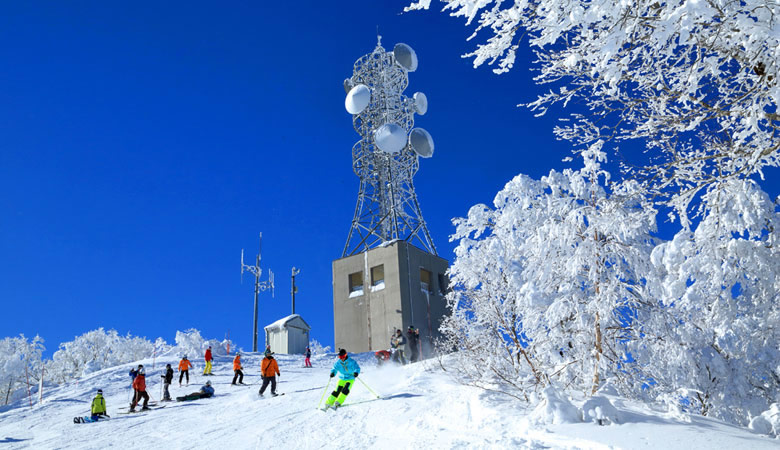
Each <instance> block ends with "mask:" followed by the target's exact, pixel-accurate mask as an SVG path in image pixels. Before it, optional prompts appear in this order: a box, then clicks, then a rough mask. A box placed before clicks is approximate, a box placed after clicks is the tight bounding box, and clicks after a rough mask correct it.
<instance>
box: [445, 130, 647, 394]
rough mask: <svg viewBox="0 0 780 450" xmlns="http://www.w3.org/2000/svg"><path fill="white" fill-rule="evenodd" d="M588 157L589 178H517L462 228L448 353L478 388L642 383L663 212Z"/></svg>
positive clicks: (576, 174)
mask: <svg viewBox="0 0 780 450" xmlns="http://www.w3.org/2000/svg"><path fill="white" fill-rule="evenodd" d="M582 155H583V157H584V160H585V167H584V168H582V169H581V170H571V169H567V170H564V171H563V172H556V171H551V172H550V174H549V175H548V176H545V177H543V178H542V179H541V180H540V181H536V180H533V179H531V178H529V177H527V176H525V175H518V176H517V177H515V178H514V179H513V180H512V181H510V182H509V183H508V184H507V185H506V186H505V187H504V189H503V190H502V191H500V192H499V193H498V195H496V198H495V200H494V201H493V203H494V209H490V208H488V207H487V206H485V205H477V206H474V207H472V208H471V210H470V211H469V214H468V217H466V218H463V219H457V220H455V221H454V222H455V225H456V232H455V234H454V235H453V237H452V239H453V240H459V241H460V242H459V245H458V247H457V248H456V251H455V253H456V259H455V261H454V263H453V265H452V267H451V269H450V279H451V280H452V282H453V283H454V286H455V288H454V290H453V292H452V293H451V294H450V295H449V296H448V304H449V307H450V309H451V316H449V317H448V318H446V319H445V320H444V321H443V325H442V328H441V329H442V331H443V334H444V335H445V340H444V342H443V343H442V349H443V350H450V349H453V348H455V349H458V350H459V351H458V352H456V354H455V358H460V359H461V361H462V363H461V364H459V366H458V371H459V373H461V374H462V375H463V376H465V377H466V378H467V379H469V380H470V381H471V382H473V383H476V384H481V385H483V387H484V386H485V382H486V380H487V379H486V378H485V375H488V376H489V377H490V378H492V380H491V381H500V382H501V383H502V384H505V385H506V384H508V385H509V386H512V387H513V388H514V390H516V391H519V392H521V391H524V390H525V389H526V388H528V387H529V386H530V385H547V384H549V383H550V382H559V383H560V384H561V385H563V386H564V387H568V388H574V389H582V390H586V391H587V392H593V391H595V390H596V389H597V388H598V386H599V385H600V384H601V383H602V381H603V380H604V379H605V377H610V378H616V379H617V380H618V382H619V381H620V380H622V381H623V383H622V385H623V387H625V388H627V389H630V388H632V387H633V386H634V384H633V381H634V380H633V376H634V375H635V374H634V373H633V372H632V370H631V369H630V368H629V365H630V364H629V360H630V358H629V357H628V356H627V354H626V352H627V350H628V348H629V346H630V345H631V343H632V342H633V341H635V340H636V339H638V337H639V331H638V330H637V329H636V325H637V324H636V322H635V319H634V318H635V314H636V311H637V310H638V309H641V308H643V307H644V304H643V303H644V300H643V296H642V292H643V290H644V280H643V276H644V274H645V273H647V267H648V264H649V255H650V251H651V249H652V239H651V237H650V234H649V233H650V232H651V231H653V230H654V228H655V215H656V212H655V210H654V209H653V208H652V207H651V206H650V205H649V204H648V203H647V202H646V201H644V197H643V196H642V195H641V190H640V189H639V188H638V186H637V183H635V182H626V183H622V184H620V185H617V186H614V187H613V188H612V191H611V192H608V191H607V189H606V188H605V184H606V182H607V180H608V174H607V173H606V172H605V171H603V170H602V168H601V163H602V162H603V161H605V159H606V155H605V154H604V153H603V152H602V151H601V148H600V145H593V146H591V148H590V149H588V150H587V151H585V152H583V154H582Z"/></svg>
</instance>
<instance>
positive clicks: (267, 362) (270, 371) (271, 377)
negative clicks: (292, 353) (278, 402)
mask: <svg viewBox="0 0 780 450" xmlns="http://www.w3.org/2000/svg"><path fill="white" fill-rule="evenodd" d="M260 370H261V372H262V374H263V386H262V387H261V388H260V395H263V392H265V388H267V387H268V383H271V395H273V396H274V397H276V396H277V395H278V394H277V393H276V375H280V376H281V375H282V374H281V372H279V364H277V363H276V360H275V359H274V352H272V351H270V350H266V352H265V358H263V363H262V364H260Z"/></svg>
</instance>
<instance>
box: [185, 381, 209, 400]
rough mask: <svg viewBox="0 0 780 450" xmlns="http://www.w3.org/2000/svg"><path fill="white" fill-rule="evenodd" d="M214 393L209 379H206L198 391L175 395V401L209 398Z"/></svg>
mask: <svg viewBox="0 0 780 450" xmlns="http://www.w3.org/2000/svg"><path fill="white" fill-rule="evenodd" d="M213 395H214V388H213V387H211V381H210V380H209V381H206V384H205V385H204V386H203V387H202V388H200V391H198V392H193V393H192V394H187V395H184V396H181V397H176V401H177V402H184V401H188V400H198V399H200V398H209V397H211V396H213Z"/></svg>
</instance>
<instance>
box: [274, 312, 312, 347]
mask: <svg viewBox="0 0 780 450" xmlns="http://www.w3.org/2000/svg"><path fill="white" fill-rule="evenodd" d="M309 331H311V327H310V326H309V324H308V323H306V321H304V320H303V318H301V316H300V315H298V314H292V315H290V316H287V317H285V318H283V319H279V320H277V321H276V322H274V323H272V324H270V325H268V326H266V327H265V343H266V345H270V346H271V350H272V351H273V352H274V353H283V354H302V353H303V352H305V351H306V346H307V345H309Z"/></svg>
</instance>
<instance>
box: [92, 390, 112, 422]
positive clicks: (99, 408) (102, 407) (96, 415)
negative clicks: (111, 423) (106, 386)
mask: <svg viewBox="0 0 780 450" xmlns="http://www.w3.org/2000/svg"><path fill="white" fill-rule="evenodd" d="M101 417H109V416H108V414H107V413H106V399H104V398H103V389H98V391H97V395H96V396H95V398H94V399H92V421H93V422H96V421H98V420H99V419H100V418H101Z"/></svg>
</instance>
